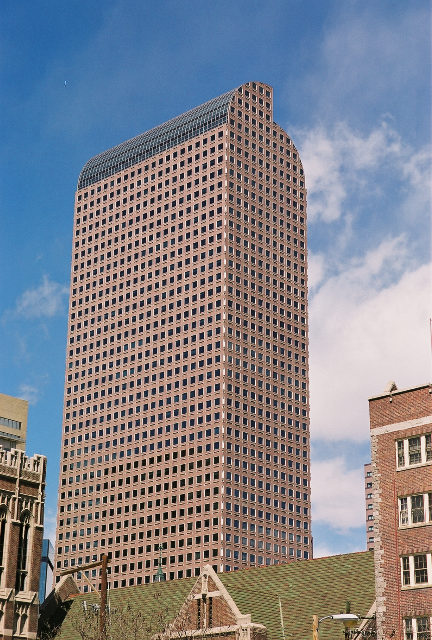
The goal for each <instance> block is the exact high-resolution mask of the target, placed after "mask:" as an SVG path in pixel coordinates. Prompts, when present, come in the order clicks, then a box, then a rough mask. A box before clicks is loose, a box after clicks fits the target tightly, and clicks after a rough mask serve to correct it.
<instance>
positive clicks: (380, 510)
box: [369, 383, 432, 640]
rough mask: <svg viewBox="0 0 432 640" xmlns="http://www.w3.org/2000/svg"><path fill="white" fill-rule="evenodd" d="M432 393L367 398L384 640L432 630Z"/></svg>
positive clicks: (410, 638) (421, 638)
mask: <svg viewBox="0 0 432 640" xmlns="http://www.w3.org/2000/svg"><path fill="white" fill-rule="evenodd" d="M431 394H432V387H431V385H429V384H426V385H422V386H420V387H415V388H411V389H405V390H398V389H397V387H396V385H395V384H394V383H392V384H390V385H389V387H388V389H387V391H386V392H385V393H384V394H383V395H381V396H377V397H374V398H371V399H370V400H369V410H370V427H371V446H372V472H373V493H374V526H375V532H374V534H375V536H374V537H375V542H374V544H375V550H374V553H375V577H376V606H377V633H378V636H377V637H378V640H384V639H388V638H395V639H396V640H402V639H404V640H426V639H430V638H431V629H432V442H431V438H432V435H431V434H432V395H431Z"/></svg>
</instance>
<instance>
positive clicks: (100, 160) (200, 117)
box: [78, 89, 236, 189]
mask: <svg viewBox="0 0 432 640" xmlns="http://www.w3.org/2000/svg"><path fill="white" fill-rule="evenodd" d="M235 92H236V89H233V90H231V91H228V92H227V93H224V94H223V95H221V96H219V97H217V98H213V100H210V101H209V102H205V103H204V104H202V105H200V106H199V107H195V108H194V109H191V110H190V111H186V112H185V113H182V114H181V115H180V116H177V117H176V118H173V119H172V120H168V122H165V123H164V124H161V125H159V126H158V127H154V129H150V131H146V132H145V133H142V134H141V135H139V136H136V138H132V139H131V140H126V142H122V143H121V144H119V145H117V146H116V147H113V148H112V149H108V150H107V151H104V152H103V153H100V154H99V155H97V156H94V157H93V158H91V159H90V160H89V161H88V162H87V163H86V164H85V165H84V167H83V169H82V171H81V173H80V176H79V178H78V189H82V188H83V187H88V186H89V185H91V184H94V183H95V182H98V181H99V180H103V179H104V178H107V177H108V176H112V175H113V174H114V173H117V172H118V171H122V170H123V169H127V168H128V167H131V166H133V165H135V164H137V163H138V162H141V161H142V160H146V159H147V158H149V157H151V156H154V155H156V154H157V153H160V152H161V151H167V150H168V149H171V148H172V147H175V146H176V145H178V144H181V143H182V142H185V141H186V140H190V139H191V138H193V137H195V136H197V135H200V134H201V133H205V132H206V131H209V130H210V129H214V128H216V127H218V126H219V125H221V124H224V123H225V122H227V120H228V109H229V105H230V102H231V100H232V98H233V96H234V94H235Z"/></svg>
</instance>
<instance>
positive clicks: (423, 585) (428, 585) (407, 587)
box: [401, 582, 432, 591]
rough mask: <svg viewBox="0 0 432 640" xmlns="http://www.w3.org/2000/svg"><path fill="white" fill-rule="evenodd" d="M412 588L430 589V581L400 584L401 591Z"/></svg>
mask: <svg viewBox="0 0 432 640" xmlns="http://www.w3.org/2000/svg"><path fill="white" fill-rule="evenodd" d="M414 589H432V582H425V583H424V584H415V585H411V584H410V585H408V584H405V585H402V587H401V591H413V590H414Z"/></svg>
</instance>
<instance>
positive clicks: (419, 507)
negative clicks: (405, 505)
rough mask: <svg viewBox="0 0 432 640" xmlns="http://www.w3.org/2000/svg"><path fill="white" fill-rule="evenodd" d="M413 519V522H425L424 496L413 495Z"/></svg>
mask: <svg viewBox="0 0 432 640" xmlns="http://www.w3.org/2000/svg"><path fill="white" fill-rule="evenodd" d="M411 520H412V523H413V524H415V523H416V522H424V502H423V496H422V495H419V496H411Z"/></svg>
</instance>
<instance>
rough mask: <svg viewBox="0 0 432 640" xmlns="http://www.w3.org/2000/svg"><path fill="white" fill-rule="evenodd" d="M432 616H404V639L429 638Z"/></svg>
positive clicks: (422, 639) (417, 639)
mask: <svg viewBox="0 0 432 640" xmlns="http://www.w3.org/2000/svg"><path fill="white" fill-rule="evenodd" d="M431 628H432V618H431V617H429V616H421V617H417V618H404V640H431Z"/></svg>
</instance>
